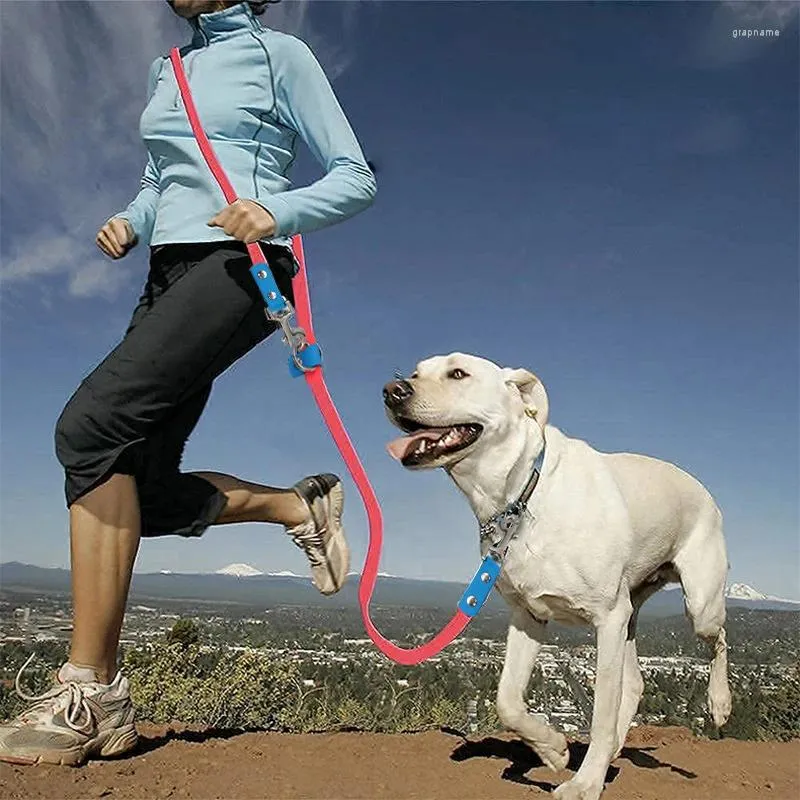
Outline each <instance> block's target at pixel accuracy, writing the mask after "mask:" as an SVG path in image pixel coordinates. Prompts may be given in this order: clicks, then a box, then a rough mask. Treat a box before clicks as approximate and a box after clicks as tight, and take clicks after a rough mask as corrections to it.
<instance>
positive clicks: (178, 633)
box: [167, 618, 200, 650]
mask: <svg viewBox="0 0 800 800" xmlns="http://www.w3.org/2000/svg"><path fill="white" fill-rule="evenodd" d="M199 640H200V629H199V628H198V627H197V623H196V622H195V621H194V620H191V619H184V618H181V619H179V620H178V621H177V622H176V623H175V624H174V625H173V626H172V630H170V631H169V632H168V633H167V644H179V645H180V646H181V648H182V649H184V650H186V649H187V648H188V647H190V646H191V645H193V644H197V642H198V641H199Z"/></svg>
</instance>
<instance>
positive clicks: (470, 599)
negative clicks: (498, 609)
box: [467, 594, 478, 608]
mask: <svg viewBox="0 0 800 800" xmlns="http://www.w3.org/2000/svg"><path fill="white" fill-rule="evenodd" d="M467 605H468V606H472V608H474V607H475V606H476V605H478V600H477V598H476V597H475V595H472V594H471V595H470V596H469V597H468V598H467Z"/></svg>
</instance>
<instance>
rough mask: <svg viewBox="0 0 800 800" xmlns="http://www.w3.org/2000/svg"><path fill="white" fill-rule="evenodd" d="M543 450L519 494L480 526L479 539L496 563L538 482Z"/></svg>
mask: <svg viewBox="0 0 800 800" xmlns="http://www.w3.org/2000/svg"><path fill="white" fill-rule="evenodd" d="M544 451H545V448H544V447H542V450H541V452H540V453H539V455H538V456H537V457H536V461H534V462H533V471H532V472H531V476H530V478H528V482H527V483H526V484H525V486H524V488H523V489H522V493H521V494H520V496H519V497H518V498H517V499H516V500H514V501H513V502H511V503H509V504H508V505H507V506H506V507H505V508H504V509H503V510H502V511H500V512H499V513H497V514H495V515H494V516H493V517H490V518H489V519H488V520H486V522H484V523H483V525H481V526H480V537H481V541H482V542H484V541H488V542H489V552H488V555H490V556H491V557H492V558H493V559H494V560H495V561H497V562H498V563H502V562H503V559H504V558H505V556H506V552H507V551H508V546H509V545H510V544H511V540H512V539H514V538H515V537H516V535H517V532H518V531H519V524H520V521H521V520H522V515H523V514H524V513H525V510H526V508H527V505H528V500H530V498H531V495H532V494H533V490H534V489H535V488H536V484H537V483H539V476H540V475H541V472H542V465H543V464H544Z"/></svg>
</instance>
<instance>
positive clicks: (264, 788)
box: [0, 725, 800, 800]
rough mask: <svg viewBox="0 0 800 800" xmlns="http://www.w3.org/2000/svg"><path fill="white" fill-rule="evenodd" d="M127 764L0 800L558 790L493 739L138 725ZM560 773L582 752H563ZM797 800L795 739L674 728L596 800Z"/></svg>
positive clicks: (21, 777)
mask: <svg viewBox="0 0 800 800" xmlns="http://www.w3.org/2000/svg"><path fill="white" fill-rule="evenodd" d="M141 732H142V739H141V741H140V744H139V747H138V749H137V751H136V753H135V754H134V755H133V756H132V757H129V758H123V759H118V760H112V761H96V762H91V763H90V764H89V765H88V766H86V767H83V768H79V769H71V768H69V767H17V766H11V765H8V764H2V765H0V797H2V798H9V800H11V799H12V798H13V800H22V799H23V798H25V800H27V799H28V798H31V800H33V798H58V799H59V800H61V799H62V798H63V799H64V800H67V798H70V799H72V798H96V797H108V798H112V800H115V799H116V798H119V799H120V800H123V799H125V800H131V799H132V798H137V800H138V798H143V799H144V798H146V799H147V800H150V799H151V798H152V800H160V799H161V798H198V799H199V798H237V800H238V798H272V799H273V800H289V798H303V799H307V798H319V800H323V799H324V800H339V799H340V798H363V800H403V799H404V798H408V800H411V798H414V799H415V800H422V799H423V798H436V800H450V798H452V799H453V800H456V799H458V800H478V799H480V800H507V799H508V800H512V799H516V798H535V797H545V796H546V795H547V794H548V793H549V791H550V790H551V789H552V788H553V786H555V785H557V784H558V783H560V782H561V781H563V780H565V779H567V778H568V777H569V775H570V772H569V771H565V772H563V773H559V774H555V773H553V772H550V770H548V769H547V768H546V767H543V766H542V765H541V762H540V761H539V760H538V758H537V757H536V756H535V755H534V754H533V752H532V751H531V750H529V749H528V748H527V747H526V746H525V745H524V744H522V743H521V742H520V741H519V740H515V739H514V738H513V737H511V736H506V735H500V736H492V737H486V738H475V739H472V740H468V741H467V740H464V739H462V738H461V737H460V736H458V735H457V734H450V733H447V732H431V733H423V734H415V735H380V734H361V733H337V734H320V735H284V734H272V733H225V732H219V731H210V732H202V731H192V730H186V729H180V728H178V729H176V728H172V727H170V728H168V727H165V726H161V727H158V726H153V725H148V726H142V729H141ZM570 751H571V756H572V757H571V759H570V764H569V769H570V770H573V769H575V768H576V766H577V765H578V764H579V763H580V760H581V758H582V757H583V755H584V753H585V752H586V746H585V745H583V744H580V743H577V742H576V743H573V744H571V746H570ZM634 798H636V800H756V798H771V799H772V800H798V798H800V740H796V741H794V742H789V743H780V742H774V743H773V742H739V741H735V740H733V739H726V740H723V741H706V740H701V739H695V738H693V737H692V735H691V733H690V732H689V731H687V730H685V729H683V728H646V727H644V728H638V729H636V730H634V731H632V732H631V735H630V737H629V741H628V745H627V747H626V748H625V750H624V752H623V754H622V756H621V757H620V758H619V759H618V760H617V761H616V762H614V764H613V765H612V766H611V768H610V770H609V772H608V776H607V784H606V791H605V793H604V795H603V800H634Z"/></svg>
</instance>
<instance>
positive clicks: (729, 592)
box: [725, 583, 768, 600]
mask: <svg viewBox="0 0 800 800" xmlns="http://www.w3.org/2000/svg"><path fill="white" fill-rule="evenodd" d="M725 597H729V598H730V599H731V600H767V599H768V598H767V596H766V595H765V594H762V593H761V592H759V591H758V590H757V589H754V588H753V587H752V586H748V585H747V584H746V583H732V584H731V585H730V586H729V587H728V588H727V589H726V590H725Z"/></svg>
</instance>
